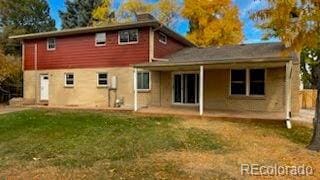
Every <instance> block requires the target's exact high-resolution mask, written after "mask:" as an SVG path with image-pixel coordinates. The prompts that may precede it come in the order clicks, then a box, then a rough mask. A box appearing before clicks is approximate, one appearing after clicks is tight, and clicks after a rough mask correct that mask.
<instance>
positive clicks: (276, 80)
mask: <svg viewBox="0 0 320 180" xmlns="http://www.w3.org/2000/svg"><path fill="white" fill-rule="evenodd" d="M283 48H284V47H283V46H282V45H281V44H278V43H275V44H274V43H270V44H260V45H256V44H255V45H241V46H240V45H239V46H227V47H221V48H206V49H201V48H190V49H186V50H182V51H180V52H178V53H176V54H174V55H172V56H170V57H168V59H156V60H154V61H153V62H151V63H146V64H138V65H135V66H134V68H135V69H134V77H135V78H134V81H135V83H134V84H135V87H134V110H135V111H139V112H144V113H156V114H176V115H197V116H205V117H224V118H228V117H231V118H246V119H270V120H271V119H272V120H275V119H278V120H286V122H287V126H288V128H291V123H290V119H291V116H292V107H293V104H294V103H292V100H293V96H292V89H293V88H295V86H293V85H296V82H294V83H292V81H293V80H296V79H294V78H293V77H294V76H296V74H294V73H296V72H295V69H296V68H298V66H297V65H296V64H295V63H294V58H293V57H292V56H283V55H282V53H281V52H282V50H283ZM139 71H148V72H150V74H151V78H150V79H151V82H150V83H151V85H150V87H151V88H150V92H149V93H148V94H146V93H145V92H141V91H139V89H138V88H137V83H136V82H137V73H138V72H139ZM297 77H298V76H297ZM294 108H295V107H294ZM294 111H296V109H294Z"/></svg>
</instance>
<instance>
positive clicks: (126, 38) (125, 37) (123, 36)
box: [119, 29, 138, 44]
mask: <svg viewBox="0 0 320 180" xmlns="http://www.w3.org/2000/svg"><path fill="white" fill-rule="evenodd" d="M137 42H138V29H130V30H124V31H120V32H119V44H131V43H137Z"/></svg>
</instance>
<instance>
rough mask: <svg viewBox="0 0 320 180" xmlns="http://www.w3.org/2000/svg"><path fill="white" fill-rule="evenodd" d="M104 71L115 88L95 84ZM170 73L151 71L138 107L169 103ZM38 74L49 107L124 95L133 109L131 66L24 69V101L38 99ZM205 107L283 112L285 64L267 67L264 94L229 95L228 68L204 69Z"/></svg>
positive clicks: (98, 103) (295, 80) (104, 102)
mask: <svg viewBox="0 0 320 180" xmlns="http://www.w3.org/2000/svg"><path fill="white" fill-rule="evenodd" d="M69 72H72V73H74V76H75V85H74V87H73V88H67V87H65V86H64V78H65V77H64V74H65V73H69ZM98 72H107V73H108V79H109V85H110V83H111V77H112V76H116V77H117V90H109V88H100V87H97V73H98ZM172 72H174V71H152V72H151V80H152V81H151V91H147V92H139V93H138V107H140V108H141V107H146V106H164V107H170V106H172V89H173V87H172ZM40 74H48V75H49V102H48V104H49V106H80V107H100V108H107V107H109V106H108V105H109V104H110V107H113V106H114V104H115V100H116V98H123V99H124V105H123V106H122V107H123V108H129V109H133V104H134V91H133V68H131V67H127V68H99V69H65V70H47V71H45V70H43V71H37V72H35V71H25V72H24V99H25V102H26V103H35V101H36V102H37V103H41V102H40V101H39V92H40V90H39V84H40V81H39V78H40ZM204 76H205V77H204V108H205V109H217V110H250V111H267V112H283V111H284V110H285V109H284V108H285V67H269V68H266V85H265V86H266V95H265V97H259V98H254V97H232V96H229V88H230V87H229V86H230V69H229V68H225V69H223V68H222V69H221V68H219V69H205V73H204ZM299 83H300V80H299V65H298V64H295V65H294V66H293V74H292V112H293V114H294V115H295V114H296V113H297V112H298V111H299V107H300V106H299V104H298V103H299V101H298V98H297V97H298V90H299Z"/></svg>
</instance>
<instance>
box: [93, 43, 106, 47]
mask: <svg viewBox="0 0 320 180" xmlns="http://www.w3.org/2000/svg"><path fill="white" fill-rule="evenodd" d="M95 47H106V44H96V45H95Z"/></svg>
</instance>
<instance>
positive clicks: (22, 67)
mask: <svg viewBox="0 0 320 180" xmlns="http://www.w3.org/2000/svg"><path fill="white" fill-rule="evenodd" d="M21 56H22V57H21V71H22V97H24V87H25V85H24V64H25V62H24V61H25V57H24V56H25V45H24V41H23V40H22V55H21Z"/></svg>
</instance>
